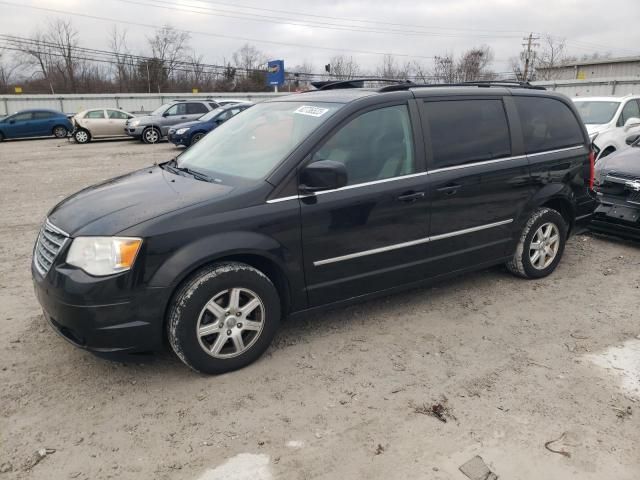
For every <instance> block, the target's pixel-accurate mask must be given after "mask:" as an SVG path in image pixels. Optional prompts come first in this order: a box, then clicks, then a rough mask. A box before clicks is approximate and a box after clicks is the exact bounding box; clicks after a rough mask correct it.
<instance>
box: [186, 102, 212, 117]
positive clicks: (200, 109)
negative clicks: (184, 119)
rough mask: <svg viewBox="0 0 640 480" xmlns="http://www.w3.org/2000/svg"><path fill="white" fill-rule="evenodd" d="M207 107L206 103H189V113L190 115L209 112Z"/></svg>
mask: <svg viewBox="0 0 640 480" xmlns="http://www.w3.org/2000/svg"><path fill="white" fill-rule="evenodd" d="M208 111H209V110H207V107H205V105H204V103H187V113H188V114H189V115H195V114H198V113H207V112H208Z"/></svg>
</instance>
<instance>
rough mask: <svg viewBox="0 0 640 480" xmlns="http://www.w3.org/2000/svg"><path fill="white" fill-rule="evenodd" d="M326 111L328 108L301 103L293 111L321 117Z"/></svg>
mask: <svg viewBox="0 0 640 480" xmlns="http://www.w3.org/2000/svg"><path fill="white" fill-rule="evenodd" d="M328 111H329V109H328V108H322V107H314V106H312V105H302V106H301V107H298V108H297V109H296V110H295V111H294V112H293V113H299V114H300V115H309V116H311V117H321V116H322V115H324V114H325V113H327V112H328Z"/></svg>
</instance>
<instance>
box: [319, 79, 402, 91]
mask: <svg viewBox="0 0 640 480" xmlns="http://www.w3.org/2000/svg"><path fill="white" fill-rule="evenodd" d="M364 82H380V83H382V82H386V83H393V84H402V85H413V82H411V81H409V80H398V79H395V78H375V77H371V78H352V79H349V80H324V81H321V82H311V85H313V86H314V87H316V88H317V89H318V90H338V89H342V88H364Z"/></svg>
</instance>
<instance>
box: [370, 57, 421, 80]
mask: <svg viewBox="0 0 640 480" xmlns="http://www.w3.org/2000/svg"><path fill="white" fill-rule="evenodd" d="M411 68H412V65H411V62H405V63H404V64H400V63H399V62H398V60H397V59H396V58H395V57H394V56H393V55H390V54H385V55H384V56H383V57H382V61H381V63H380V64H379V65H378V66H377V67H376V69H375V74H376V76H378V77H382V78H396V79H402V80H404V79H407V78H408V77H409V75H410V74H411Z"/></svg>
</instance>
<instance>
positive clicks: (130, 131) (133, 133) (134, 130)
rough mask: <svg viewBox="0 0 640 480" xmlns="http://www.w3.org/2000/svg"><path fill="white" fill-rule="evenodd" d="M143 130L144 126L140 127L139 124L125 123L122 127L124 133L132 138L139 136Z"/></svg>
mask: <svg viewBox="0 0 640 480" xmlns="http://www.w3.org/2000/svg"><path fill="white" fill-rule="evenodd" d="M143 130H144V127H141V126H137V127H130V126H129V125H127V126H126V127H124V133H126V134H127V135H129V136H130V137H134V138H140V137H141V136H142V131H143Z"/></svg>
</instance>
